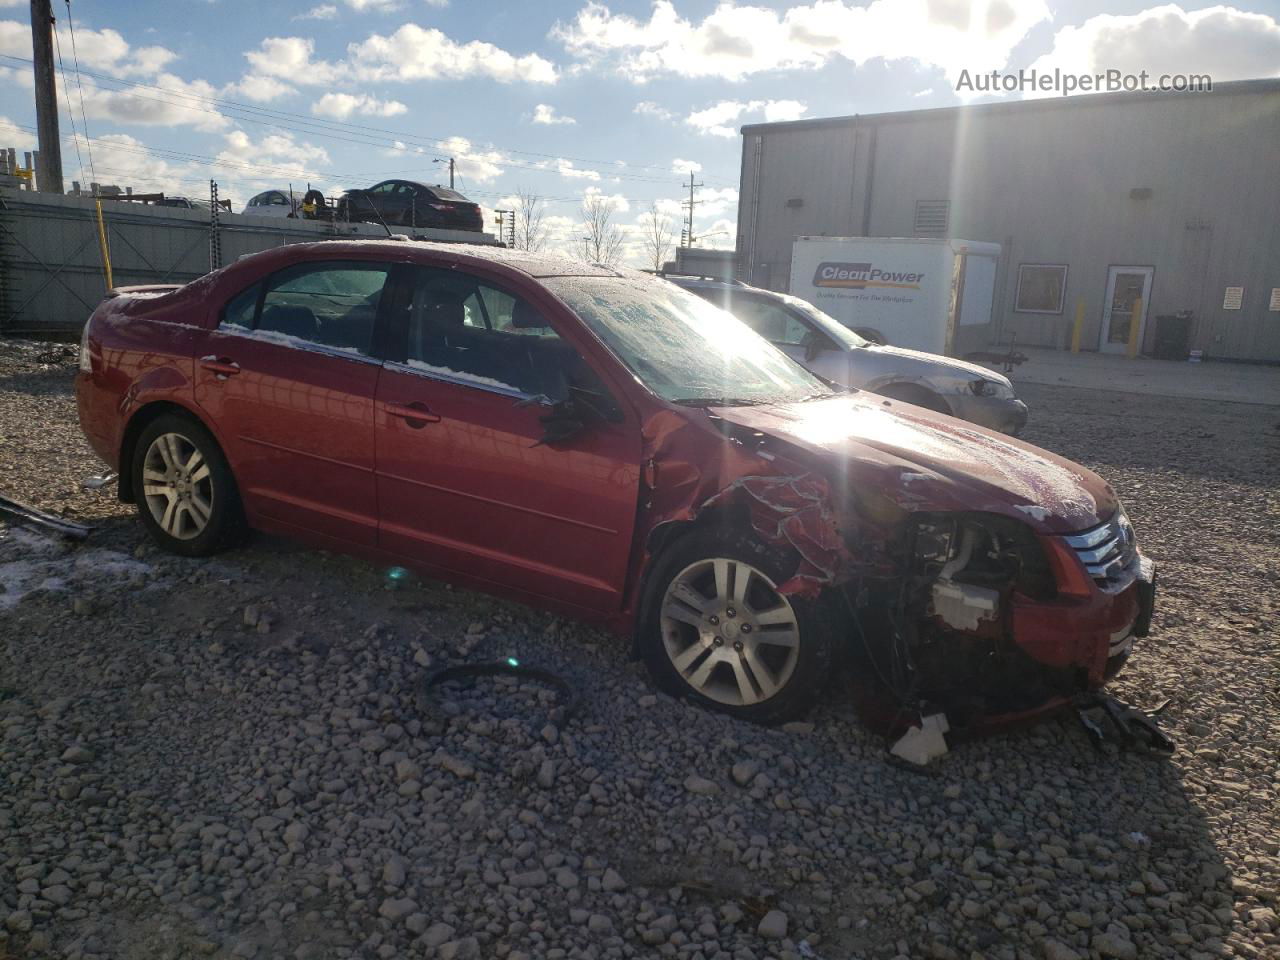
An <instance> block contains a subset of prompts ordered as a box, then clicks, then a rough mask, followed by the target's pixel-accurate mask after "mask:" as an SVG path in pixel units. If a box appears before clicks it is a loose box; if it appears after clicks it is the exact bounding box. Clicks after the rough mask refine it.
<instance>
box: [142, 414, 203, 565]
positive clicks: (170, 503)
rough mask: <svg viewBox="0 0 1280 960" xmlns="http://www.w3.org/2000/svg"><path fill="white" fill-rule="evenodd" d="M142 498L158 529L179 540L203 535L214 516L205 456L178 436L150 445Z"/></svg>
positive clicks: (166, 435)
mask: <svg viewBox="0 0 1280 960" xmlns="http://www.w3.org/2000/svg"><path fill="white" fill-rule="evenodd" d="M142 484H143V486H142V494H143V497H144V498H145V499H146V502H147V509H148V510H150V511H151V516H152V517H154V518H155V521H156V523H157V524H159V526H160V529H161V530H163V531H164V532H165V533H167V534H168V535H169V536H171V537H175V538H176V539H178V540H193V539H195V538H196V537H198V536H200V534H202V533H204V531H205V528H207V527H208V526H209V519H210V517H211V516H212V515H213V476H212V474H211V473H210V471H209V464H208V463H206V462H205V458H204V454H202V453H201V452H200V450H199V448H197V447H196V445H195V444H194V443H192V442H191V441H190V440H189V439H187V438H186V437H184V436H183V435H182V434H180V433H162V434H160V435H159V436H158V437H156V438H155V439H154V440H153V441H151V446H150V447H148V448H147V455H146V457H145V458H144V459H143V462H142Z"/></svg>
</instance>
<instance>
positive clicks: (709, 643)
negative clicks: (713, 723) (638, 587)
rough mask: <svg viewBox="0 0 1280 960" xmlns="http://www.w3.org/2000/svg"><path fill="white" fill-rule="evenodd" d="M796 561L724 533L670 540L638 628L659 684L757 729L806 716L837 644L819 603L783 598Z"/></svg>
mask: <svg viewBox="0 0 1280 960" xmlns="http://www.w3.org/2000/svg"><path fill="white" fill-rule="evenodd" d="M797 562H798V561H797V559H796V558H795V557H787V556H785V555H784V554H783V553H781V552H780V551H777V550H774V549H772V548H769V547H766V546H764V545H763V544H761V543H759V541H756V540H754V539H751V538H748V537H745V536H740V535H734V534H732V533H726V532H720V531H710V530H707V531H698V530H695V531H693V532H691V533H688V534H686V535H684V536H682V537H680V538H679V539H678V540H676V541H675V542H674V543H672V544H671V545H670V546H669V547H668V548H667V549H666V550H665V551H664V552H663V553H662V554H661V555H660V556H659V557H658V558H657V559H656V560H655V566H654V569H653V573H652V575H651V576H650V577H649V585H648V587H647V588H646V590H645V600H644V611H643V614H642V618H641V624H640V635H639V649H640V654H641V656H642V657H643V659H644V661H645V665H646V666H647V667H648V668H649V672H650V674H651V675H652V676H653V678H654V681H655V683H657V685H658V686H660V687H661V688H663V689H664V690H666V691H668V692H669V693H671V694H672V695H673V696H678V697H685V698H687V699H690V700H692V701H694V702H695V703H699V704H701V705H703V706H706V707H709V708H711V709H713V710H719V711H721V712H723V713H728V714H730V715H732V716H736V717H741V718H743V719H746V720H751V721H754V722H758V723H780V722H782V721H785V720H790V719H794V718H795V717H798V716H802V715H803V714H804V713H806V712H807V711H808V710H809V709H810V708H811V707H812V706H813V704H814V702H815V701H816V700H817V697H818V694H819V692H820V691H821V689H822V687H823V685H824V684H825V682H826V681H827V679H828V676H829V674H830V669H831V659H832V648H833V644H832V641H831V632H830V628H829V624H828V623H827V622H826V618H824V617H822V616H821V615H820V610H819V607H820V604H819V602H818V601H814V600H810V599H808V598H805V597H799V596H794V595H791V596H784V595H782V594H779V593H778V592H777V586H778V585H779V584H781V583H783V582H785V581H786V580H787V579H788V578H789V577H790V576H791V575H792V574H793V573H794V572H795V568H796V565H797Z"/></svg>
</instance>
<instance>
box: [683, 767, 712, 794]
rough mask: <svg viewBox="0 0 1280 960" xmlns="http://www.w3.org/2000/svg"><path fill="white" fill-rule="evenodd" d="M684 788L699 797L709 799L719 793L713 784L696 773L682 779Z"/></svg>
mask: <svg viewBox="0 0 1280 960" xmlns="http://www.w3.org/2000/svg"><path fill="white" fill-rule="evenodd" d="M684 788H685V789H686V790H688V791H689V792H690V793H696V794H697V795H698V796H700V797H709V796H711V795H712V794H715V793H719V792H720V788H719V787H718V786H716V784H715V783H714V782H712V781H711V780H708V779H707V778H706V777H700V776H698V775H697V774H696V773H691V774H689V776H687V777H685V778H684Z"/></svg>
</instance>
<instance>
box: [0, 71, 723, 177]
mask: <svg viewBox="0 0 1280 960" xmlns="http://www.w3.org/2000/svg"><path fill="white" fill-rule="evenodd" d="M0 57H2V58H3V59H6V60H13V61H17V62H30V61H29V60H28V59H27V58H25V57H17V56H13V55H11V54H0ZM80 73H81V74H83V75H84V76H86V77H91V78H93V79H94V80H101V81H105V82H106V83H108V84H118V85H120V86H104V85H102V84H98V83H94V84H90V86H94V87H97V89H99V90H103V91H106V92H109V93H118V94H121V95H123V96H129V97H133V98H135V99H139V100H146V101H151V102H155V103H168V104H169V105H170V106H177V107H179V108H181V109H185V110H193V111H197V112H200V113H209V114H213V115H215V116H224V117H227V118H228V119H235V120H241V121H245V122H249V123H257V124H262V125H264V126H275V127H280V126H281V125H282V124H287V125H288V126H286V127H285V128H284V129H286V130H288V131H290V132H296V131H294V130H291V128H302V129H305V130H306V131H307V133H308V135H309V136H317V137H327V138H329V139H333V140H338V141H342V142H347V143H355V144H360V145H365V146H370V145H372V146H392V147H394V146H396V145H398V144H413V145H415V146H423V145H429V146H431V147H432V149H440V148H443V149H446V150H447V149H449V140H450V138H439V137H429V136H422V135H415V134H409V133H405V132H403V131H399V130H392V129H389V128H386V127H376V126H371V125H368V124H358V123H350V122H346V121H339V120H325V119H323V118H312V117H304V116H302V115H299V114H295V113H289V112H286V111H281V110H275V109H272V108H269V107H260V106H255V105H251V104H245V103H240V102H238V101H234V100H227V99H225V98H221V97H210V96H204V95H201V94H194V93H190V92H189V91H183V90H174V89H172V88H170V87H162V86H158V85H156V84H150V83H145V82H143V81H140V80H126V79H123V78H121V77H110V76H106V75H104V74H98V73H93V72H91V71H88V70H82V71H80ZM124 86H128V87H135V88H143V89H148V90H155V91H159V92H161V93H163V94H165V95H166V97H167V98H168V99H165V98H156V97H147V96H145V95H143V94H140V93H136V92H133V91H129V90H125V89H121V87H124ZM175 98H176V99H179V100H185V101H188V103H185V104H184V103H175V102H174V99H175ZM195 103H206V104H214V105H219V106H222V107H224V108H229V110H228V109H223V110H211V109H208V108H206V107H200V106H195V105H193V104H195ZM340 133H350V134H352V135H353V136H356V137H361V138H362V139H352V138H350V137H343V136H339V135H338V134H340ZM504 152H505V153H507V154H519V155H521V156H526V157H538V158H541V159H542V160H554V161H568V162H570V163H585V164H593V165H595V166H596V167H600V168H604V169H593V168H590V167H576V168H575V169H577V170H584V171H585V170H591V172H593V173H597V174H600V175H601V176H609V177H616V178H618V179H620V180H633V181H639V182H648V183H663V182H666V177H665V176H663V177H658V176H643V175H640V174H633V173H628V172H624V169H620V167H619V163H618V162H617V161H609V160H591V159H585V158H582V157H570V156H564V155H562V154H552V153H539V152H536V151H531V150H519V149H516V148H510V147H507V148H504ZM502 163H503V164H505V165H507V166H515V167H520V168H524V169H530V170H541V171H549V172H555V171H554V170H550V168H548V167H547V166H546V164H545V163H531V162H529V161H521V160H517V159H513V158H511V157H509V156H508V157H504V158H503V160H502ZM622 166H623V167H624V168H625V166H626V165H625V164H623V165H622ZM631 169H636V170H659V169H662V170H665V169H666V168H664V167H662V166H660V165H657V164H636V165H634V167H632V168H631ZM712 179H716V180H720V181H721V182H723V183H725V184H727V185H733V184H735V183H736V181H732V180H729V179H727V178H723V177H713V178H712Z"/></svg>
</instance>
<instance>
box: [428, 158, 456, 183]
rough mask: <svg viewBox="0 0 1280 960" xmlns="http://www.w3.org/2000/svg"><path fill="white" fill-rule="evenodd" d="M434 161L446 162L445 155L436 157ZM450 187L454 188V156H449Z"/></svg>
mask: <svg viewBox="0 0 1280 960" xmlns="http://www.w3.org/2000/svg"><path fill="white" fill-rule="evenodd" d="M431 162H432V163H444V157H436V158H435V159H434V160H432V161H431ZM449 189H450V190H452V189H453V157H450V158H449Z"/></svg>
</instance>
